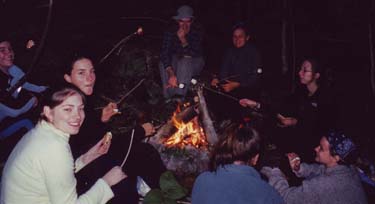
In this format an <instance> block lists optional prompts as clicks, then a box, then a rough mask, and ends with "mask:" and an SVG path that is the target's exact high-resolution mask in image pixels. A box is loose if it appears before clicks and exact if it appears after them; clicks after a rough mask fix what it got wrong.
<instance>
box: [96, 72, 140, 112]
mask: <svg viewBox="0 0 375 204" xmlns="http://www.w3.org/2000/svg"><path fill="white" fill-rule="evenodd" d="M144 80H145V79H142V80H141V81H139V82H138V84H137V85H135V86H134V87H133V88H132V89H131V90H130V91H128V92H127V93H126V94H125V95H124V96H123V97H121V98H120V100H118V101H117V102H114V101H113V100H112V99H110V98H107V97H105V96H101V97H102V98H103V99H105V100H107V101H108V102H114V103H116V104H117V105H118V104H120V103H121V102H122V101H123V100H124V99H125V98H126V97H128V96H129V95H130V94H131V93H132V92H133V91H134V90H135V89H137V88H138V87H139V86H140V85H141V84H142V82H143V81H144ZM103 108H105V106H101V107H96V108H95V110H100V109H103Z"/></svg>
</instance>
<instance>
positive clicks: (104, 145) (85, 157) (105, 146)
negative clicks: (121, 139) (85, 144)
mask: <svg viewBox="0 0 375 204" xmlns="http://www.w3.org/2000/svg"><path fill="white" fill-rule="evenodd" d="M110 146H111V140H110V139H109V140H107V137H106V136H104V137H103V138H102V139H101V140H100V141H99V142H98V143H97V144H96V145H94V146H93V147H91V149H89V151H87V152H86V153H85V154H82V155H81V156H80V157H78V159H77V160H76V161H75V173H77V172H78V171H79V170H81V169H82V168H83V167H85V166H86V165H87V164H89V163H91V162H92V161H94V160H95V159H97V158H98V157H100V156H102V155H104V154H107V152H108V150H109V147H110Z"/></svg>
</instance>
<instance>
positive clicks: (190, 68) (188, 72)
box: [159, 55, 204, 98]
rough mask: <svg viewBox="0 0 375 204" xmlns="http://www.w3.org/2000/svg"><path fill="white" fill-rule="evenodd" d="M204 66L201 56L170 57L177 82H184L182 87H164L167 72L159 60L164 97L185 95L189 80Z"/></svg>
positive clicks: (166, 81) (166, 83)
mask: <svg viewBox="0 0 375 204" xmlns="http://www.w3.org/2000/svg"><path fill="white" fill-rule="evenodd" d="M203 66H204V60H203V58H202V57H186V56H182V57H179V56H176V55H174V56H173V57H172V68H173V71H174V73H175V74H176V77H177V83H178V84H184V87H183V88H179V87H176V88H166V86H167V85H168V74H167V72H166V71H165V68H164V65H163V64H162V63H161V62H160V63H159V69H160V77H161V81H162V85H163V95H164V97H165V98H171V97H173V96H175V95H180V96H183V97H184V96H185V95H186V93H187V91H188V90H189V87H190V81H191V79H192V77H193V76H196V75H199V74H200V72H201V71H202V68H203Z"/></svg>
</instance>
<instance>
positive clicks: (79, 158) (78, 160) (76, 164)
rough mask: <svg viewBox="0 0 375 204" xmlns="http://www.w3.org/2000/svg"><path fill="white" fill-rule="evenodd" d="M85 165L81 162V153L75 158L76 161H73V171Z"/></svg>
mask: <svg viewBox="0 0 375 204" xmlns="http://www.w3.org/2000/svg"><path fill="white" fill-rule="evenodd" d="M85 166H86V165H85V164H84V163H83V161H82V155H81V156H80V157H78V159H76V161H75V163H74V172H75V173H77V172H79V171H80V170H81V169H82V168H83V167H85Z"/></svg>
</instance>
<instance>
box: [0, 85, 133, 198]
mask: <svg viewBox="0 0 375 204" xmlns="http://www.w3.org/2000/svg"><path fill="white" fill-rule="evenodd" d="M84 98H85V97H84V95H83V94H82V93H81V92H80V91H78V90H76V89H75V88H60V89H58V90H56V91H55V92H51V93H50V94H49V95H48V96H46V98H45V99H46V100H45V101H44V102H45V104H44V106H43V111H42V114H41V119H40V122H39V123H38V124H37V125H36V127H35V128H34V129H33V130H32V131H29V132H28V133H27V134H26V135H25V136H24V137H22V139H21V140H20V141H19V142H18V144H17V145H16V147H15V148H14V149H13V151H12V153H11V155H10V156H9V158H8V160H7V162H6V164H5V167H4V171H3V175H2V181H1V195H0V199H1V200H0V203H29V204H40V203H44V204H56V203H64V204H77V203H81V204H92V203H98V204H104V203H106V202H107V201H108V200H110V199H111V198H112V197H113V196H114V193H113V191H112V189H111V186H113V185H115V184H117V183H118V182H120V181H121V180H123V179H124V178H126V175H125V174H124V172H122V170H121V168H120V167H118V166H116V167H113V168H111V170H109V171H107V172H106V173H105V174H103V175H104V176H103V175H100V177H97V178H96V182H95V183H94V184H93V185H92V186H91V188H90V189H89V190H87V191H86V192H85V193H83V194H82V195H80V196H78V194H77V191H76V183H77V181H76V178H75V176H74V172H78V171H80V170H81V169H82V168H83V167H85V166H86V165H88V164H89V163H90V162H92V161H94V160H95V159H97V158H98V157H100V156H102V155H103V154H106V153H107V151H108V149H109V146H110V145H111V143H110V141H109V142H106V140H105V138H101V139H100V140H99V142H98V143H97V144H96V145H94V146H93V147H92V148H90V149H89V151H87V152H85V153H84V154H82V155H81V156H80V157H79V158H78V159H77V160H75V162H74V160H73V157H72V154H71V150H70V146H69V138H70V136H71V135H74V134H77V133H78V131H79V129H80V126H81V124H82V122H83V121H84V118H85V113H84ZM74 136H77V135H74ZM74 136H73V137H74Z"/></svg>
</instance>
